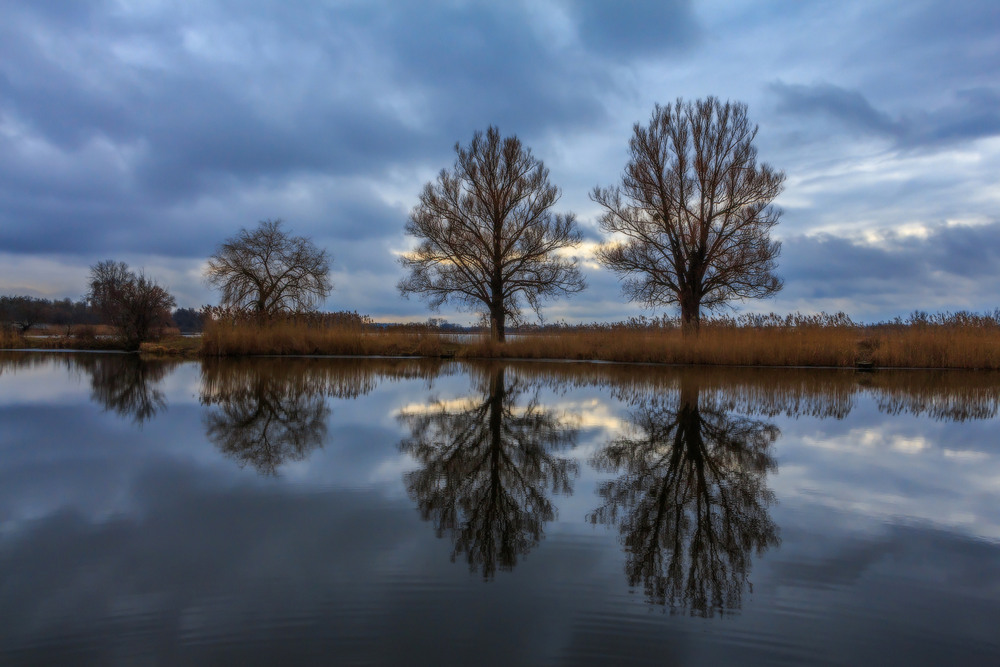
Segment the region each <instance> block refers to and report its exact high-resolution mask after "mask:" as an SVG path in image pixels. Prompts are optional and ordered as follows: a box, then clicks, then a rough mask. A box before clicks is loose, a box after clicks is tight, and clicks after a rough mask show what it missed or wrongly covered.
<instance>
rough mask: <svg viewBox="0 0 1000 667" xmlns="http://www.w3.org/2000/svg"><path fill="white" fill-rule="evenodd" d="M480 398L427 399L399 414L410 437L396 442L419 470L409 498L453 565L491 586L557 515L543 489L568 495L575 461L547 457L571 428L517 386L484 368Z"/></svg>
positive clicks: (499, 370) (412, 476)
mask: <svg viewBox="0 0 1000 667" xmlns="http://www.w3.org/2000/svg"><path fill="white" fill-rule="evenodd" d="M479 385H480V386H479V391H480V394H481V395H480V396H478V397H475V398H471V399H469V400H467V401H451V402H443V401H436V402H434V403H431V404H430V405H428V406H426V409H424V408H420V409H411V410H408V411H406V412H404V413H403V414H401V415H400V420H401V421H402V422H404V423H406V424H407V425H408V426H409V428H410V430H411V435H410V437H409V438H406V439H405V440H403V441H402V443H400V448H401V450H402V451H403V452H405V453H407V454H409V455H411V456H412V457H413V458H414V459H416V460H417V461H418V462H419V463H420V464H421V466H422V467H421V468H420V469H418V470H415V471H413V472H410V473H407V474H406V475H405V482H406V486H407V490H408V492H409V494H410V497H411V498H413V499H414V500H415V501H416V503H417V506H418V508H419V510H420V514H421V516H422V517H423V518H424V520H430V521H433V522H434V526H435V529H436V532H437V535H438V537H443V536H444V535H445V533H450V534H451V536H452V539H453V540H454V551H453V552H452V560H454V559H456V558H457V557H458V555H459V554H465V557H466V559H467V561H468V563H469V568H470V570H472V571H481V572H482V575H483V578H484V579H490V578H492V577H493V575H494V574H495V573H496V570H497V568H499V569H501V570H510V569H512V568H513V567H514V565H516V564H517V559H518V557H519V556H524V555H526V554H527V553H528V551H530V550H531V549H532V548H533V547H534V546H535V545H537V544H538V542H539V541H540V540H541V539H542V536H543V533H544V530H543V527H544V525H545V523H546V522H548V521H552V520H553V519H554V518H555V515H556V510H555V508H554V507H553V505H552V502H551V500H550V499H549V497H548V492H552V493H562V494H569V493H572V486H571V481H572V479H573V478H574V477H575V476H576V474H577V472H578V466H577V464H576V463H575V462H573V461H571V460H569V459H567V458H564V457H560V456H557V455H555V454H554V453H553V452H554V451H555V450H558V449H560V448H564V447H567V446H570V445H572V444H573V443H574V442H575V441H576V431H575V430H574V429H571V428H568V427H566V426H565V425H563V424H561V423H560V420H559V418H558V417H557V416H556V415H555V414H554V413H553V412H551V411H549V410H545V409H544V408H542V407H541V406H540V405H539V404H538V396H537V390H536V392H535V394H534V395H533V396H532V397H531V398H530V399H529V400H522V398H521V397H522V395H523V394H525V393H526V392H527V391H528V390H529V386H528V385H527V384H526V383H525V382H524V381H523V380H517V379H513V380H510V379H508V378H507V376H506V374H505V369H504V368H503V367H502V366H494V367H490V368H488V369H487V370H486V371H485V372H484V373H483V377H482V378H481V379H480V382H479Z"/></svg>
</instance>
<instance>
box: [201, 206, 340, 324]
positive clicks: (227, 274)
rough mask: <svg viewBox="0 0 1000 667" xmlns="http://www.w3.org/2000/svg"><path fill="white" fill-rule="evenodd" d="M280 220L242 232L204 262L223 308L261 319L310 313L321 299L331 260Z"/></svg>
mask: <svg viewBox="0 0 1000 667" xmlns="http://www.w3.org/2000/svg"><path fill="white" fill-rule="evenodd" d="M281 225H282V222H281V220H263V221H261V222H260V224H259V225H257V227H256V229H252V230H248V229H241V230H240V232H239V233H238V234H237V235H236V236H234V237H233V238H231V239H227V240H226V241H225V242H224V243H223V244H222V245H221V246H219V249H218V250H216V252H215V254H214V255H212V256H211V257H210V258H209V259H208V267H207V268H206V269H205V277H206V279H207V281H208V283H209V284H211V285H214V286H215V287H217V288H219V289H220V290H221V291H222V305H223V306H228V307H230V308H234V309H236V310H238V311H241V312H244V313H248V314H254V315H256V316H257V317H260V318H262V319H263V318H268V317H273V316H275V315H279V314H282V313H294V312H300V311H304V310H312V309H313V308H315V307H316V305H318V304H319V303H320V302H322V301H323V300H324V299H326V297H327V295H329V293H330V290H332V289H333V283H332V282H331V281H330V277H329V274H330V262H331V261H332V258H331V257H330V255H329V254H328V253H327V251H326V250H320V249H319V248H317V247H316V246H315V244H313V242H312V240H311V239H309V238H307V237H305V236H291V235H290V234H289V233H288V232H286V231H285V230H284V229H282V228H281Z"/></svg>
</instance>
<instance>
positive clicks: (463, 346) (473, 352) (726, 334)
mask: <svg viewBox="0 0 1000 667" xmlns="http://www.w3.org/2000/svg"><path fill="white" fill-rule="evenodd" d="M465 339H466V340H464V341H462V342H459V339H458V338H456V337H454V336H448V335H442V334H440V333H437V332H435V331H434V330H432V329H428V330H425V331H419V330H417V331H407V332H385V331H380V330H378V329H377V328H375V327H372V326H365V325H356V326H333V327H323V326H310V325H304V324H299V323H295V322H280V323H272V324H267V325H263V326H257V325H251V324H232V323H217V322H216V323H210V324H209V326H208V327H207V328H206V330H205V333H204V335H203V337H202V347H201V354H202V355H203V356H244V355H265V354H267V355H270V354H278V355H290V354H304V355H314V354H323V355H416V356H431V357H433V356H446V357H450V356H455V357H457V358H488V359H567V360H603V361H619V362H640V363H669V364H705V365H720V366H835V367H853V366H856V365H858V364H871V365H873V366H875V367H881V368H967V369H1000V322H998V321H997V318H996V317H993V316H969V315H967V314H959V315H945V316H938V317H936V318H927V317H926V316H915V317H913V318H911V319H910V320H908V321H905V322H903V321H896V322H890V323H882V324H878V325H857V324H854V323H852V322H850V320H848V319H847V318H846V317H842V316H817V317H803V316H793V317H789V318H783V319H782V318H777V317H773V316H772V317H771V318H754V317H747V318H743V319H741V320H731V319H721V320H710V321H708V322H707V323H706V324H705V325H703V327H702V329H701V332H700V334H699V335H697V336H685V335H683V334H682V333H681V331H680V330H679V329H678V328H677V327H672V326H662V325H649V324H648V323H635V322H633V323H627V324H615V325H595V326H587V327H564V328H561V329H560V330H557V331H542V332H534V333H528V334H521V335H517V336H513V337H511V339H510V340H508V342H506V343H504V344H497V343H493V342H491V341H489V340H488V339H486V338H483V337H477V336H466V337H465Z"/></svg>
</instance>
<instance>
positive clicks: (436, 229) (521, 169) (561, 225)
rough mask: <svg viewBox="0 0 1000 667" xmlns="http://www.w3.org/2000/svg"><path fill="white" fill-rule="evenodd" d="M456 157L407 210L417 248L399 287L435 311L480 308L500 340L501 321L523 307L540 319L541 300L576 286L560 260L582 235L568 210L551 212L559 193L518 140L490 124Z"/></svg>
mask: <svg viewBox="0 0 1000 667" xmlns="http://www.w3.org/2000/svg"><path fill="white" fill-rule="evenodd" d="M455 152H456V153H457V154H458V158H457V159H456V160H455V166H454V169H453V170H452V171H448V170H447V169H443V170H441V173H440V174H439V175H438V178H437V181H436V182H433V183H428V184H427V185H426V186H424V190H423V192H422V193H421V194H420V203H419V204H418V205H417V206H416V207H414V209H413V211H412V212H411V213H410V219H409V221H408V222H407V224H406V232H407V233H408V234H410V235H411V236H415V237H417V238H418V239H420V245H418V246H417V248H416V250H414V251H413V252H410V253H408V254H406V255H404V256H403V257H402V258H401V263H402V265H403V266H404V267H406V268H407V269H409V275H408V276H406V277H405V278H404V279H403V280H401V281H400V283H399V286H398V287H399V290H400V292H402V294H403V295H404V296H409V295H410V294H419V295H421V296H422V297H424V298H426V299H427V301H428V303H429V305H430V306H431V308H432V309H435V310H436V309H437V308H439V307H440V306H441V305H442V304H444V303H445V302H448V301H450V302H452V303H454V304H456V305H458V306H459V307H462V308H467V309H469V310H480V309H482V310H485V311H486V312H487V313H488V314H489V319H490V332H491V336H492V338H493V340H496V341H500V342H502V341H503V340H504V339H505V332H506V322H507V318H510V319H511V320H513V321H514V322H519V321H520V319H521V308H522V306H523V305H524V303H525V302H527V304H528V305H529V306H530V307H531V308H532V309H533V310H534V311H535V313H536V314H538V313H540V307H541V301H542V300H543V299H546V298H552V297H555V296H559V295H569V294H573V293H575V292H579V291H580V290H582V289H583V288H584V286H585V283H584V281H583V277H582V276H581V274H580V271H579V269H578V268H577V261H576V258H569V257H566V256H564V255H562V254H560V251H561V250H563V249H565V248H570V247H574V246H576V245H578V244H579V242H580V233H579V231H578V230H577V229H576V225H575V219H576V218H575V216H574V215H573V214H572V213H567V214H565V215H560V214H553V213H552V212H551V210H550V209H551V208H552V207H553V206H554V205H555V203H556V202H557V201H558V200H559V189H558V188H557V187H555V186H554V185H552V184H550V183H549V179H548V177H549V171H548V169H546V168H545V165H544V164H542V161H541V160H538V159H536V158H535V157H534V156H532V154H531V150H530V149H529V148H527V147H525V146H524V145H523V144H522V143H521V141H520V139H518V138H517V137H516V136H511V137H506V138H502V137H501V136H500V131H499V130H498V129H497V128H496V127H492V126H491V127H490V128H489V129H487V130H486V134H483V133H482V132H476V134H475V135H474V136H473V138H472V143H471V144H469V146H468V147H466V148H462V147H461V146H459V145H458V144H455Z"/></svg>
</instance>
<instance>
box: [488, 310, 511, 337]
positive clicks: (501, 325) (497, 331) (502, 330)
mask: <svg viewBox="0 0 1000 667" xmlns="http://www.w3.org/2000/svg"><path fill="white" fill-rule="evenodd" d="M506 328H507V327H506V323H505V322H504V313H503V308H500V312H499V313H497V312H495V311H492V312H490V340H492V341H494V342H497V343H503V342H505V341H506V340H507V334H506Z"/></svg>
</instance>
